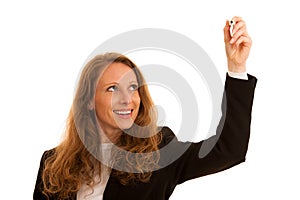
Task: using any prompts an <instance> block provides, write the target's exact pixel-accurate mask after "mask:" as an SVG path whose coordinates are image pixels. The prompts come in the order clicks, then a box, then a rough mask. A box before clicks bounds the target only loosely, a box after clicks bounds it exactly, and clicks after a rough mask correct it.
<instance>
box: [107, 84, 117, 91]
mask: <svg viewBox="0 0 300 200" xmlns="http://www.w3.org/2000/svg"><path fill="white" fill-rule="evenodd" d="M117 90H118V87H117V86H116V85H113V86H110V87H109V88H107V91H108V92H115V91H117Z"/></svg>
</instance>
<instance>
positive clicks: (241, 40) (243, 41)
mask: <svg viewBox="0 0 300 200" xmlns="http://www.w3.org/2000/svg"><path fill="white" fill-rule="evenodd" d="M241 44H242V45H243V46H246V47H250V46H251V45H252V40H251V38H250V37H246V36H241V37H239V39H238V40H237V41H236V42H235V45H236V46H237V47H238V46H239V45H241Z"/></svg>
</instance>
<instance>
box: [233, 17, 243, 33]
mask: <svg viewBox="0 0 300 200" xmlns="http://www.w3.org/2000/svg"><path fill="white" fill-rule="evenodd" d="M239 29H246V23H245V21H243V20H241V21H239V22H236V23H235V25H234V28H233V30H232V34H233V35H234V33H236V32H237V31H238V30H239Z"/></svg>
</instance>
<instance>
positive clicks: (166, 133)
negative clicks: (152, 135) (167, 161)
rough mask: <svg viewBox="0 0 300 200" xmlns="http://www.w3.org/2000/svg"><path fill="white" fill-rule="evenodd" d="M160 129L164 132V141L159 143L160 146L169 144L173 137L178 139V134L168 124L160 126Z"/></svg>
mask: <svg viewBox="0 0 300 200" xmlns="http://www.w3.org/2000/svg"><path fill="white" fill-rule="evenodd" d="M159 129H160V132H161V134H162V141H161V143H160V145H159V148H161V147H163V146H165V145H167V144H168V143H169V142H170V141H172V140H173V139H175V140H177V138H176V135H175V134H174V132H173V131H172V130H171V129H170V128H169V127H168V126H163V127H159Z"/></svg>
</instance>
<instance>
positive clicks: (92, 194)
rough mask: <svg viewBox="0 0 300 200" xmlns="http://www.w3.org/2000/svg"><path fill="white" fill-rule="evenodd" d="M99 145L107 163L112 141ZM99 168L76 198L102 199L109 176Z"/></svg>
mask: <svg viewBox="0 0 300 200" xmlns="http://www.w3.org/2000/svg"><path fill="white" fill-rule="evenodd" d="M228 75H229V76H231V77H233V78H238V79H243V80H248V76H247V72H242V73H236V72H228ZM101 146H102V155H103V159H104V163H108V161H109V160H110V155H111V148H112V146H113V143H102V145H101ZM101 169H102V171H101V177H102V179H101V181H100V182H99V176H98V175H97V176H96V177H95V181H96V182H99V183H98V184H96V185H95V186H94V188H93V190H92V189H91V188H90V187H89V186H88V185H86V184H84V185H82V186H81V188H80V189H79V191H78V192H77V200H103V193H104V190H105V187H106V184H107V182H108V179H109V176H110V168H109V167H107V166H106V165H101Z"/></svg>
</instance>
